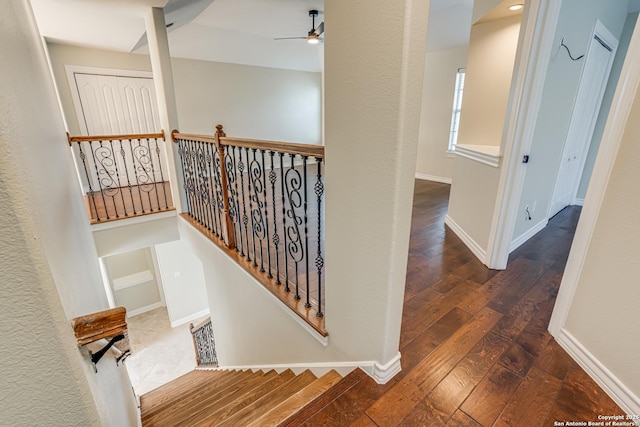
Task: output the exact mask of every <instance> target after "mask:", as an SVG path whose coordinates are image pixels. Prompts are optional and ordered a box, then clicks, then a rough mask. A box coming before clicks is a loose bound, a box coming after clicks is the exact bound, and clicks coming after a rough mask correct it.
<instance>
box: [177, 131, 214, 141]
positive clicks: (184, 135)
mask: <svg viewBox="0 0 640 427" xmlns="http://www.w3.org/2000/svg"><path fill="white" fill-rule="evenodd" d="M171 139H173V142H175V143H177V142H178V140H179V139H183V140H188V141H199V142H208V143H209V144H215V143H216V139H215V137H213V136H209V135H196V134H192V133H180V132H178V131H177V130H175V129H174V130H173V131H172V132H171Z"/></svg>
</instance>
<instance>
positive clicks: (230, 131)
mask: <svg viewBox="0 0 640 427" xmlns="http://www.w3.org/2000/svg"><path fill="white" fill-rule="evenodd" d="M48 49H49V54H50V57H51V63H52V66H53V70H54V75H55V77H56V83H57V85H58V89H59V91H60V94H61V100H62V105H63V108H64V111H65V117H66V119H67V123H68V125H69V130H70V133H72V134H78V133H79V127H78V122H77V118H76V114H75V111H74V108H73V102H72V99H71V92H70V89H69V83H68V81H67V75H66V72H65V69H64V66H65V65H81V66H87V67H103V68H115V69H125V70H142V71H151V64H150V62H149V57H148V56H146V55H135V54H127V53H120V52H111V51H105V50H97V49H87V48H81V47H75V46H69V45H63V44H57V43H48ZM172 68H173V77H174V85H175V92H176V102H177V107H178V119H179V122H180V127H181V129H180V131H182V132H186V133H200V134H213V133H214V132H215V126H216V124H218V123H222V124H223V125H224V126H225V129H226V131H227V135H229V136H237V137H246V138H257V139H272V140H282V141H292V142H300V143H308V144H320V143H321V140H322V137H321V128H320V122H321V75H320V73H310V72H304V71H291V70H279V69H275V68H264V67H253V66H248V65H238V64H224V63H217V62H208V61H198V60H191V59H180V58H173V59H172Z"/></svg>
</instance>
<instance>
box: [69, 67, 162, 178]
mask: <svg viewBox="0 0 640 427" xmlns="http://www.w3.org/2000/svg"><path fill="white" fill-rule="evenodd" d="M71 79H72V82H73V84H74V85H75V88H76V94H77V97H75V99H76V113H77V116H78V120H79V123H80V128H81V130H82V133H83V134H85V135H122V134H140V133H157V132H159V131H160V130H161V129H160V119H159V116H158V106H157V103H156V96H155V89H154V86H153V79H152V78H147V77H127V76H120V75H106V74H92V73H88V72H73V73H72V75H71ZM157 142H158V144H159V146H158V147H156V146H155V143H156V141H153V142H150V141H148V140H147V141H134V142H131V143H126V142H125V143H123V144H122V147H121V146H120V143H119V142H113V143H108V144H107V143H105V147H106V149H105V150H104V151H105V152H106V153H108V157H107V160H108V161H114V162H115V163H116V164H115V167H117V170H118V171H120V172H121V173H118V176H119V180H116V182H114V183H113V184H112V185H113V186H116V187H125V186H127V185H128V184H130V183H132V182H133V181H135V179H134V178H131V177H135V176H136V175H135V171H136V170H140V169H139V168H136V164H135V163H136V161H135V158H136V153H139V152H143V153H144V154H145V155H147V154H149V155H154V154H155V155H157V156H158V157H159V158H160V161H161V162H162V163H161V164H162V165H165V164H166V161H165V158H164V149H163V147H162V144H163V143H162V141H157ZM145 145H148V147H146V148H145V147H144V146H145ZM138 146H141V147H140V148H142V149H143V150H137V147H138ZM121 148H122V149H124V150H125V152H126V153H125V156H121V155H120V154H119V153H121V152H122V151H121ZM157 148H159V150H157ZM152 153H153V154H152ZM92 154H94V155H95V153H92ZM103 154H104V153H103ZM93 157H94V156H93V155H89V156H87V160H86V161H87V163H88V165H87V166H88V171H89V173H88V175H89V179H90V181H91V182H90V183H91V184H92V185H93V187H94V188H99V186H98V185H97V183H98V179H99V177H98V174H97V172H96V171H97V168H96V167H95V159H94V158H93ZM79 164H80V163H79ZM125 171H129V177H128V176H127V174H126V173H123V172H125ZM81 175H82V174H81ZM86 175H87V174H85V176H82V180H83V181H86V180H87V179H86ZM149 175H153V176H149V177H148V179H147V178H146V177H145V182H149V181H152V182H160V181H163V177H162V176H161V175H162V174H161V172H160V169H154V170H153V172H152V173H149ZM127 178H129V179H127ZM103 180H104V177H103ZM134 183H136V182H134ZM83 185H85V186H87V185H88V184H87V183H86V182H83Z"/></svg>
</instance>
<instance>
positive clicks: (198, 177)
mask: <svg viewBox="0 0 640 427" xmlns="http://www.w3.org/2000/svg"><path fill="white" fill-rule="evenodd" d="M193 144H194V147H193V169H194V172H195V176H194V178H195V180H194V190H195V196H196V206H198V222H199V223H200V224H203V225H205V221H204V206H203V203H202V202H203V200H202V188H201V187H202V172H201V171H200V164H199V160H200V144H201V143H200V142H199V141H193Z"/></svg>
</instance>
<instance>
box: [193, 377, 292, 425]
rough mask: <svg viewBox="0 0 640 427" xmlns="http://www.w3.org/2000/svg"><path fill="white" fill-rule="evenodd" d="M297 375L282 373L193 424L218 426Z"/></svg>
mask: <svg viewBox="0 0 640 427" xmlns="http://www.w3.org/2000/svg"><path fill="white" fill-rule="evenodd" d="M294 377H295V374H294V373H293V371H291V370H290V369H287V370H286V371H284V372H282V373H280V374H279V375H278V376H276V377H275V378H273V379H271V380H270V381H268V382H266V383H264V384H262V385H260V386H258V387H256V388H255V389H253V390H250V391H248V392H247V393H245V394H244V395H242V396H240V397H238V398H237V399H235V400H234V401H233V402H231V403H229V404H227V405H226V406H224V407H222V408H220V409H218V410H216V411H215V412H211V413H209V414H207V417H206V418H204V419H203V420H202V421H200V422H198V423H195V424H193V425H194V426H202V427H205V426H207V427H211V426H217V425H219V423H221V422H222V421H224V420H226V419H228V418H230V417H232V416H233V415H235V414H236V413H238V412H240V411H241V410H242V409H244V408H245V407H246V406H247V405H250V404H251V403H253V402H255V401H256V400H258V399H259V398H260V397H261V396H263V395H265V394H267V393H269V392H270V391H272V390H275V389H276V388H278V387H280V386H281V385H282V384H284V383H286V382H288V381H289V380H290V379H292V378H294Z"/></svg>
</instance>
